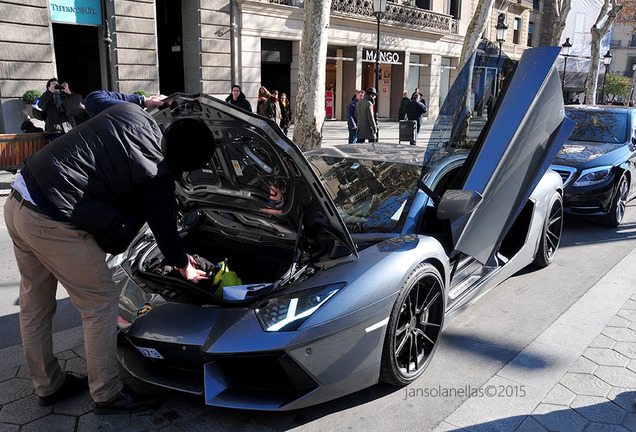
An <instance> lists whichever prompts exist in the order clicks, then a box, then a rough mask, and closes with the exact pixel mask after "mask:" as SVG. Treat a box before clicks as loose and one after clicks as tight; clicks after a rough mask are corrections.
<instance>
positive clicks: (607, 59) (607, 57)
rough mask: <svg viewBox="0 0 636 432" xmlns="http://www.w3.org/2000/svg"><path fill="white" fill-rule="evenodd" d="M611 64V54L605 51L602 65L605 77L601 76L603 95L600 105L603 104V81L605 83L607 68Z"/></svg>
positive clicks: (603, 95)
mask: <svg viewBox="0 0 636 432" xmlns="http://www.w3.org/2000/svg"><path fill="white" fill-rule="evenodd" d="M610 63H612V53H611V52H610V51H609V50H607V52H606V53H605V55H604V56H603V64H604V65H605V75H603V94H602V96H601V104H603V103H605V81H607V68H608V67H609V65H610Z"/></svg>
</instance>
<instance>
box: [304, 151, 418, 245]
mask: <svg viewBox="0 0 636 432" xmlns="http://www.w3.org/2000/svg"><path fill="white" fill-rule="evenodd" d="M308 160H309V163H310V164H311V165H312V167H313V168H314V171H315V172H316V173H317V175H318V177H319V178H320V180H321V182H322V184H323V186H324V187H325V189H326V190H327V192H328V193H329V195H330V197H331V199H332V201H333V202H334V203H335V205H336V208H337V210H338V213H339V214H340V217H341V218H342V219H343V221H344V223H345V225H346V226H347V229H348V230H349V231H350V232H351V233H355V234H365V233H400V232H401V231H402V227H403V226H404V222H405V221H406V217H407V215H408V212H409V210H410V208H411V204H412V203H413V199H414V197H415V194H416V192H417V179H418V177H419V175H420V171H421V169H420V167H419V166H413V165H407V164H402V163H395V162H382V161H372V160H363V159H355V158H344V157H341V158H339V157H333V156H324V155H308Z"/></svg>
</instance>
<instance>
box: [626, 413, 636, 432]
mask: <svg viewBox="0 0 636 432" xmlns="http://www.w3.org/2000/svg"><path fill="white" fill-rule="evenodd" d="M623 426H625V428H627V430H630V431H635V430H636V413H629V414H627V416H626V417H625V421H624V422H623Z"/></svg>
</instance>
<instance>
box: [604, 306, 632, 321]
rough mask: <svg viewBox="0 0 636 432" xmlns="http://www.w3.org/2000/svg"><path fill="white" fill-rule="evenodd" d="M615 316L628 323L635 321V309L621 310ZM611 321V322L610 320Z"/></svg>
mask: <svg viewBox="0 0 636 432" xmlns="http://www.w3.org/2000/svg"><path fill="white" fill-rule="evenodd" d="M616 316H617V317H620V318H624V319H626V320H628V321H631V322H633V321H636V309H625V308H623V309H621V310H619V311H618V312H616ZM610 321H611V320H610Z"/></svg>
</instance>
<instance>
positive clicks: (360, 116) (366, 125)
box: [356, 94, 378, 140]
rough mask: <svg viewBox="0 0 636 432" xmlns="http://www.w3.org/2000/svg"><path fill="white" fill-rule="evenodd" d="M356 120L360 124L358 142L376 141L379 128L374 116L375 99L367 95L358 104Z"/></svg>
mask: <svg viewBox="0 0 636 432" xmlns="http://www.w3.org/2000/svg"><path fill="white" fill-rule="evenodd" d="M356 120H357V122H358V140H363V139H368V140H371V139H373V140H374V139H375V138H376V134H377V133H378V126H377V124H376V122H375V117H374V116H373V99H372V98H371V96H370V95H368V94H366V95H364V97H363V98H362V99H360V100H359V101H358V103H357V104H356Z"/></svg>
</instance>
